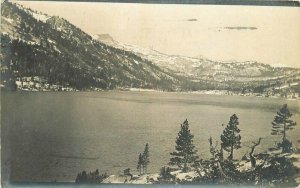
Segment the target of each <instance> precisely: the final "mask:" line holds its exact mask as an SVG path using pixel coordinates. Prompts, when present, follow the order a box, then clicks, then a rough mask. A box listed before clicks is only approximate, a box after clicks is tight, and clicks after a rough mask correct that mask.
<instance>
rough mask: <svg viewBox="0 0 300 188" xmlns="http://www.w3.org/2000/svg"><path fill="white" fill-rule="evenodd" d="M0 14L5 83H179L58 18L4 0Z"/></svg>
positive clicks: (161, 86)
mask: <svg viewBox="0 0 300 188" xmlns="http://www.w3.org/2000/svg"><path fill="white" fill-rule="evenodd" d="M1 15H2V24H1V42H2V43H1V45H2V48H1V56H0V57H1V73H2V74H1V76H2V85H3V86H5V87H8V88H11V87H16V85H15V84H14V83H16V84H17V86H19V85H21V86H20V87H25V86H24V83H26V84H25V85H28V84H29V85H30V84H31V85H36V84H35V82H38V83H39V84H38V87H39V88H41V86H40V85H43V86H42V88H43V89H47V88H45V87H52V86H53V85H55V86H57V87H58V86H60V87H71V88H75V89H77V90H86V89H91V88H100V89H114V88H129V87H137V88H149V89H161V90H173V89H176V87H178V85H180V84H179V81H178V79H177V78H176V77H174V75H172V74H171V73H169V72H166V71H164V70H162V69H161V68H160V67H158V66H157V65H155V64H153V63H152V62H151V61H149V60H147V59H143V58H141V57H140V56H137V55H136V54H134V53H132V52H128V51H124V50H121V49H117V48H114V47H111V46H108V45H107V44H105V43H102V42H99V41H97V40H94V39H93V38H92V37H91V36H90V35H88V34H86V33H85V32H83V31H82V30H81V29H79V28H77V27H76V26H74V25H72V24H71V23H70V22H68V21H67V20H65V19H63V18H60V17H57V16H49V15H46V14H42V13H40V12H36V11H33V10H31V9H26V8H24V7H22V6H21V5H18V4H13V3H9V2H4V3H2V6H1ZM101 37H102V38H103V36H101ZM30 78H31V79H30ZM30 82H32V83H30ZM28 87H29V86H28Z"/></svg>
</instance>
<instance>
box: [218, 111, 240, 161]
mask: <svg viewBox="0 0 300 188" xmlns="http://www.w3.org/2000/svg"><path fill="white" fill-rule="evenodd" d="M238 125H239V121H238V117H237V116H236V115H235V114H233V115H232V116H231V117H230V120H229V123H228V125H227V127H226V128H225V129H224V131H223V134H222V135H221V141H222V143H221V147H222V148H223V149H224V150H225V151H227V152H230V155H229V157H228V159H229V160H232V159H233V149H239V148H241V136H240V135H239V132H240V129H239V128H238V127H237V126H238Z"/></svg>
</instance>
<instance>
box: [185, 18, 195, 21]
mask: <svg viewBox="0 0 300 188" xmlns="http://www.w3.org/2000/svg"><path fill="white" fill-rule="evenodd" d="M186 21H188V22H196V21H198V20H197V19H196V18H191V19H187V20H186Z"/></svg>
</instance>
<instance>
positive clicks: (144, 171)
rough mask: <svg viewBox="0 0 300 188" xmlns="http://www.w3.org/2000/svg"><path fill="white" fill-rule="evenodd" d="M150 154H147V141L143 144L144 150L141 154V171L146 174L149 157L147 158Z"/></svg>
mask: <svg viewBox="0 0 300 188" xmlns="http://www.w3.org/2000/svg"><path fill="white" fill-rule="evenodd" d="M149 157H150V155H149V145H148V143H147V144H146V145H145V150H144V153H143V156H142V165H143V173H144V174H147V167H148V165H149V163H150V159H149Z"/></svg>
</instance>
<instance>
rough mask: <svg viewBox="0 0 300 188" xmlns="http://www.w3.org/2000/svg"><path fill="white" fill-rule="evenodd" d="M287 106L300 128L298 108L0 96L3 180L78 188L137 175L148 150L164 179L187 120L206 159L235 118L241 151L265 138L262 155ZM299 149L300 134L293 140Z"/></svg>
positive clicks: (127, 95) (196, 98)
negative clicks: (96, 173) (106, 177)
mask: <svg viewBox="0 0 300 188" xmlns="http://www.w3.org/2000/svg"><path fill="white" fill-rule="evenodd" d="M285 103H287V104H288V106H289V108H290V110H291V112H292V113H293V114H294V115H293V119H294V120H295V121H297V122H298V124H299V123H300V111H299V106H300V102H299V101H297V100H293V101H291V100H284V99H272V98H255V97H239V96H213V95H197V94H184V93H161V92H121V91H109V92H95V93H94V92H80V93H71V92H70V93H63V92H57V93H54V92H53V93H51V92H49V93H38V92H36V93H31V92H28V93H4V92H2V93H1V116H2V117H1V121H2V125H1V126H2V130H1V132H2V150H3V152H4V153H3V154H4V155H3V156H2V164H3V165H4V166H5V167H3V168H2V170H3V171H2V173H5V174H9V178H10V180H12V181H74V180H75V178H76V175H77V173H78V172H79V171H82V170H86V171H91V170H95V169H96V168H98V169H99V170H100V172H108V173H115V174H118V173H122V171H123V169H125V168H128V167H129V168H131V169H132V172H134V173H135V172H136V170H135V169H136V163H137V158H138V154H139V153H141V152H143V149H144V145H145V144H146V143H149V145H150V160H151V164H150V166H149V168H148V169H149V171H150V172H153V173H154V172H159V169H160V167H162V166H163V165H166V164H167V163H168V161H169V158H170V155H169V153H170V152H172V151H173V150H174V146H175V139H176V136H177V133H178V131H179V130H180V123H182V122H183V120H184V119H185V118H187V119H188V120H189V123H190V129H191V132H192V133H193V134H194V136H195V137H194V143H195V145H196V147H197V149H198V154H199V155H200V157H201V158H207V157H209V153H208V151H209V150H208V141H207V140H208V138H209V137H210V136H212V137H213V139H215V140H219V139H220V134H221V133H222V130H223V129H224V127H222V124H227V123H228V120H229V117H230V116H231V115H232V114H234V113H236V114H237V116H238V117H239V121H240V125H239V127H240V129H241V136H242V145H243V148H242V149H239V150H238V151H235V153H234V154H235V157H237V158H238V157H241V156H242V155H244V154H245V153H247V151H248V150H249V148H248V147H247V146H249V144H251V141H256V140H257V139H258V138H259V137H263V138H264V139H263V141H262V145H261V146H260V147H259V148H257V151H262V150H265V149H266V148H268V147H271V146H272V145H274V143H275V142H276V141H278V140H280V138H279V137H276V136H271V135H270V132H271V123H270V122H271V121H272V120H273V118H274V115H275V113H276V111H277V110H278V109H279V108H280V107H281V106H282V105H283V104H285ZM288 135H289V137H291V139H292V140H293V141H294V144H296V145H297V147H299V143H297V142H296V141H297V139H298V140H299V138H300V127H299V126H297V127H296V129H295V130H294V131H292V132H288Z"/></svg>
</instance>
